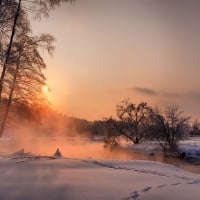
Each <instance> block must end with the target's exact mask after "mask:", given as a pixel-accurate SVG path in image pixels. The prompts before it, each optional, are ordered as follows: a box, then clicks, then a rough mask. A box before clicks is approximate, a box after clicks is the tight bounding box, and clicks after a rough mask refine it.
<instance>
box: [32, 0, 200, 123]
mask: <svg viewBox="0 0 200 200" xmlns="http://www.w3.org/2000/svg"><path fill="white" fill-rule="evenodd" d="M174 2H176V3H173V1H170V3H169V1H168V3H166V1H162V0H161V1H154V0H152V1H151V0H150V1H145V0H123V1H122V0H121V1H120V0H102V1H98V0H84V1H81V0H76V2H75V3H74V4H72V5H71V4H65V5H62V6H61V7H60V8H58V9H56V10H55V11H52V12H51V13H50V17H49V18H47V19H42V20H41V21H40V22H33V30H34V33H43V32H46V33H50V34H52V35H54V36H55V38H56V43H55V45H56V50H55V53H54V57H53V58H50V57H48V56H46V55H44V57H45V61H46V63H47V65H48V69H47V70H46V71H45V74H46V75H47V78H48V84H49V86H50V88H51V94H50V98H51V100H52V103H53V106H54V107H55V108H56V109H57V110H59V111H60V112H64V113H66V114H67V115H70V116H78V117H82V118H86V119H101V118H103V117H108V116H110V115H113V113H114V110H115V105H116V104H118V103H119V102H120V101H122V100H123V99H125V98H130V99H131V100H132V101H133V102H135V103H139V102H140V101H147V102H148V103H149V104H150V105H152V106H154V105H159V106H161V107H162V106H164V105H167V104H178V105H180V107H181V109H182V110H184V111H185V112H186V113H187V114H189V115H193V116H195V117H200V108H199V102H200V89H199V74H200V66H199V64H200V61H199V59H200V55H199V54H200V51H199V50H200V36H199V35H200V22H199V17H200V14H199V8H200V4H199V3H196V4H194V3H191V2H189V1H174Z"/></svg>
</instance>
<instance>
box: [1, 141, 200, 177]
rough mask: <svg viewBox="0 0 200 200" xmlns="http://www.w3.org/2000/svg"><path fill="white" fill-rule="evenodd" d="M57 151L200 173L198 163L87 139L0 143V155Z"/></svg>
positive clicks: (43, 153) (75, 155)
mask: <svg viewBox="0 0 200 200" xmlns="http://www.w3.org/2000/svg"><path fill="white" fill-rule="evenodd" d="M57 148H59V149H60V151H61V153H62V155H63V156H64V157H68V158H80V159H82V158H83V159H121V160H150V161H158V162H162V163H165V164H171V165H174V166H176V167H179V168H181V169H184V170H186V171H189V172H192V173H199V174H200V161H198V160H192V159H190V160H189V159H187V160H186V159H184V160H181V159H176V158H172V157H163V156H160V155H147V154H142V153H135V152H132V151H131V150H130V149H125V148H121V149H117V150H114V151H110V150H108V149H105V148H104V146H103V142H102V140H101V139H97V138H96V139H90V138H20V139H14V138H12V139H8V138H2V139H1V140H0V155H3V154H5V153H6V154H9V153H13V152H16V151H18V150H20V149H24V151H25V152H31V153H32V154H34V155H45V156H46V155H47V156H50V155H53V154H54V152H55V151H56V149H57Z"/></svg>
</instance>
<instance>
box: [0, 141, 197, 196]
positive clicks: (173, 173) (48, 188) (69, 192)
mask: <svg viewBox="0 0 200 200" xmlns="http://www.w3.org/2000/svg"><path fill="white" fill-rule="evenodd" d="M45 141H46V139H44V140H39V141H35V140H31V144H33V145H30V142H29V143H27V140H26V141H25V143H24V142H23V143H20V144H18V143H17V144H16V142H14V143H13V142H11V143H10V141H9V142H8V141H7V142H5V141H2V142H1V147H2V149H5V148H6V147H9V148H10V147H12V148H13V149H15V148H19V147H20V146H21V145H23V146H24V147H25V150H27V151H29V152H32V153H33V154H34V155H32V154H31V153H24V151H23V150H22V151H20V152H17V153H15V154H11V153H10V152H8V151H6V153H5V151H4V152H2V149H1V151H0V174H1V181H0V200H36V199H37V200H80V199H81V200H118V199H119V200H134V199H136V200H137V199H138V200H142V199H143V200H157V199H162V200H169V199H170V200H177V199H181V200H188V199H192V200H197V199H198V200H199V196H200V190H199V187H200V174H193V173H190V172H186V171H184V170H181V169H179V168H177V167H174V166H172V165H167V164H163V163H160V162H155V161H144V160H128V157H127V160H121V159H120V160H119V159H116V158H117V157H115V160H111V159H101V158H102V157H105V158H109V156H110V155H108V154H107V152H104V151H102V145H100V144H101V143H100V142H97V141H93V142H91V141H90V142H89V141H84V143H82V142H81V144H79V142H80V141H79V142H78V143H77V142H76V143H74V142H73V143H69V142H67V143H66V141H64V142H63V140H61V141H62V142H61V141H60V140H58V139H57V140H55V141H54V140H53V142H52V141H46V142H45ZM38 142H39V143H38ZM54 143H55V145H54ZM70 144H71V145H70ZM79 145H81V146H79ZM55 146H56V147H61V153H62V155H63V157H62V158H59V156H58V157H53V156H52V155H53V152H55V150H56V148H55ZM133 146H134V145H133ZM78 147H79V149H77V148H78ZM65 148H66V149H65ZM87 148H88V149H87ZM134 148H135V150H136V148H138V149H137V150H138V151H142V150H145V151H146V152H148V153H149V154H151V153H152V152H153V151H154V150H158V148H159V146H156V144H155V143H146V144H142V145H135V146H134ZM179 148H180V149H182V150H184V151H185V152H187V155H195V156H196V155H197V156H198V154H197V152H198V150H199V148H200V139H198V138H191V139H190V140H188V141H182V142H180V145H179ZM76 149H77V151H75V150H76ZM62 150H63V151H62ZM42 152H44V153H42ZM50 152H51V153H50ZM188 153H190V154H188ZM39 155H43V156H39ZM54 155H56V156H57V154H54ZM78 155H79V156H80V157H79V158H78ZM115 156H116V155H115ZM124 158H125V157H123V159H124Z"/></svg>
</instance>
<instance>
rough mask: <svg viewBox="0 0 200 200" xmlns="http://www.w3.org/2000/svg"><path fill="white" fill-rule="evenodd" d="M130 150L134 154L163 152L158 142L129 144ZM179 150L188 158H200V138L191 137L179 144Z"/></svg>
mask: <svg viewBox="0 0 200 200" xmlns="http://www.w3.org/2000/svg"><path fill="white" fill-rule="evenodd" d="M124 147H125V145H124ZM128 148H129V149H131V150H132V151H134V152H140V153H147V154H154V153H155V154H156V153H159V152H161V151H162V150H161V147H160V145H159V144H158V143H157V142H144V143H141V144H137V145H132V144H129V145H128ZM178 149H179V151H180V153H181V152H185V153H186V157H191V158H200V137H191V138H189V139H187V140H183V141H180V142H179V143H178Z"/></svg>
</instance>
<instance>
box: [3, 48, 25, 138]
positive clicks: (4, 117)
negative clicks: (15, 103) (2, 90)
mask: <svg viewBox="0 0 200 200" xmlns="http://www.w3.org/2000/svg"><path fill="white" fill-rule="evenodd" d="M20 57H21V52H19V60H18V63H17V66H16V69H15V74H14V77H13V82H12V85H11V89H10V94H9V98H8V102H7V104H6V108H5V112H4V115H3V118H2V122H1V127H0V138H1V137H2V135H3V131H4V129H5V125H6V121H7V118H8V112H9V110H10V106H11V103H12V97H13V92H14V89H15V84H16V79H17V75H18V71H19V66H20Z"/></svg>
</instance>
